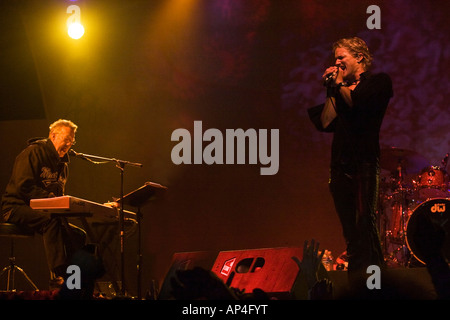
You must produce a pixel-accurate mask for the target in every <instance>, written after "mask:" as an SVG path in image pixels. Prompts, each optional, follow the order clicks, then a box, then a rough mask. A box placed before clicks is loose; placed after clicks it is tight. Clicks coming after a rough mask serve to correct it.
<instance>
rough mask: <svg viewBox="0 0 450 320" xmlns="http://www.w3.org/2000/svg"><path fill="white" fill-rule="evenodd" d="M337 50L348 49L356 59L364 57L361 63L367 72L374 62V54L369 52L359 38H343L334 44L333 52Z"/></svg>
mask: <svg viewBox="0 0 450 320" xmlns="http://www.w3.org/2000/svg"><path fill="white" fill-rule="evenodd" d="M337 48H344V49H347V50H348V52H350V54H351V55H352V56H354V57H355V58H357V57H358V56H359V55H360V54H361V56H362V57H363V59H362V60H361V63H362V66H363V68H364V70H365V71H367V70H368V69H369V68H370V67H371V65H372V60H373V58H372V54H371V53H370V52H369V48H368V47H367V44H366V43H365V42H364V40H363V39H361V38H358V37H350V38H342V39H340V40H338V41H336V42H335V43H334V44H333V52H335V51H336V49H337Z"/></svg>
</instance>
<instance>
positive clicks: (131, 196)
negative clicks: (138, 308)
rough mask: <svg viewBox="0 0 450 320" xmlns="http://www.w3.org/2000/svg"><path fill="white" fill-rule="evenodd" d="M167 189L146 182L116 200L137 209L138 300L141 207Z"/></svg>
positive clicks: (139, 293)
mask: <svg viewBox="0 0 450 320" xmlns="http://www.w3.org/2000/svg"><path fill="white" fill-rule="evenodd" d="M166 190H167V187H165V186H163V185H160V184H159V183H154V182H146V183H145V184H144V185H143V186H142V187H140V188H138V189H136V190H134V191H131V192H130V193H128V194H126V195H125V196H123V197H122V198H121V199H118V200H116V202H117V203H120V204H121V205H125V204H126V205H129V206H131V207H134V208H137V213H136V222H137V226H138V259H137V286H138V289H137V290H138V299H141V277H142V267H141V266H142V252H141V218H142V215H141V207H142V206H143V205H144V204H146V203H147V202H149V201H150V200H153V199H155V198H156V197H157V196H158V195H159V194H161V193H162V192H164V191H166Z"/></svg>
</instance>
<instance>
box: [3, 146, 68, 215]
mask: <svg viewBox="0 0 450 320" xmlns="http://www.w3.org/2000/svg"><path fill="white" fill-rule="evenodd" d="M68 162H69V156H68V155H67V154H66V155H65V156H64V157H63V158H60V157H59V155H58V153H57V152H56V149H55V147H54V145H53V143H52V142H51V140H50V139H45V138H35V139H30V140H29V141H28V147H27V148H25V149H24V150H23V151H22V152H21V153H20V154H19V155H18V156H17V157H16V160H15V163H14V167H13V171H12V175H11V178H10V180H9V183H8V185H7V186H6V190H5V193H4V194H3V197H2V214H3V216H4V218H5V220H7V217H8V216H9V213H10V211H11V209H13V208H14V207H15V206H21V205H29V204H30V199H39V198H49V197H54V196H62V195H63V194H64V187H65V184H66V181H67V176H68Z"/></svg>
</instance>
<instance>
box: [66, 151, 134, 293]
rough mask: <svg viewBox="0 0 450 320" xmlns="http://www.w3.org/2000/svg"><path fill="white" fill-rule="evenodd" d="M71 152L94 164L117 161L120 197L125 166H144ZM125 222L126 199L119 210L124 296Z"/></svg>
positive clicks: (122, 291)
mask: <svg viewBox="0 0 450 320" xmlns="http://www.w3.org/2000/svg"><path fill="white" fill-rule="evenodd" d="M69 153H70V154H71V155H74V156H76V157H78V158H81V159H84V160H87V161H89V162H92V163H94V164H104V163H108V162H115V163H116V167H117V168H118V169H119V170H120V199H122V198H123V176H124V171H125V166H126V165H130V166H134V167H139V168H142V164H141V163H136V162H130V161H126V160H119V159H115V158H106V157H99V156H95V155H90V154H84V153H79V152H76V151H75V150H73V149H70V150H69ZM124 224H125V219H124V201H121V204H120V210H119V229H120V234H119V238H120V264H121V266H120V273H121V281H122V288H121V294H122V295H123V296H125V294H126V289H125V250H124V249H125V231H124Z"/></svg>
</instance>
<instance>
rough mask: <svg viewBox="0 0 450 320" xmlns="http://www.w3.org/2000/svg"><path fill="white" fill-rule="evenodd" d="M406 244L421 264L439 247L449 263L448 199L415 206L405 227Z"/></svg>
mask: <svg viewBox="0 0 450 320" xmlns="http://www.w3.org/2000/svg"><path fill="white" fill-rule="evenodd" d="M406 243H407V245H408V248H409V250H410V251H411V253H412V255H413V256H414V257H415V258H416V259H417V260H418V261H420V262H421V263H423V264H425V262H424V261H425V260H426V257H427V256H430V255H433V254H435V253H436V248H440V247H441V248H442V254H443V255H444V257H445V258H446V259H447V260H449V261H450V199H448V198H441V199H431V200H428V201H425V202H423V203H421V204H420V205H419V206H417V207H416V208H415V209H414V211H413V213H412V214H411V216H410V218H409V220H408V224H407V226H406Z"/></svg>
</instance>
